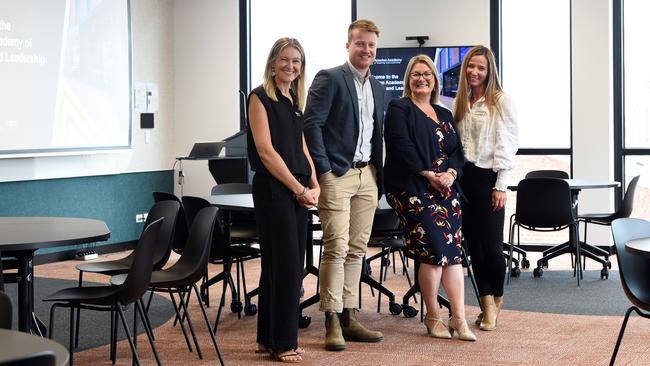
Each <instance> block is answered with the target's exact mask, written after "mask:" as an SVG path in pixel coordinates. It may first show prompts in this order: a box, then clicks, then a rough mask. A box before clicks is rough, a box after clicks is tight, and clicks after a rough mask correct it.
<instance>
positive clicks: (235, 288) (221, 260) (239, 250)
mask: <svg viewBox="0 0 650 366" xmlns="http://www.w3.org/2000/svg"><path fill="white" fill-rule="evenodd" d="M182 200H183V205H184V206H185V212H186V215H187V218H188V220H193V218H194V216H195V215H196V213H198V212H199V211H200V210H202V209H203V208H205V207H210V206H211V205H210V202H208V201H207V200H206V199H204V198H200V197H192V196H183V198H182ZM257 257H259V249H258V248H254V247H251V246H248V245H233V244H232V243H231V241H230V237H229V235H228V232H227V228H226V227H224V226H222V224H221V222H220V221H219V220H217V222H216V224H215V231H214V234H213V235H212V246H211V250H210V259H209V262H210V263H212V264H221V265H223V270H222V271H221V272H220V273H218V274H217V275H216V276H214V277H212V278H210V279H207V280H206V282H204V283H203V284H202V285H201V299H202V300H203V301H204V302H205V303H206V304H208V305H209V293H208V289H209V287H210V286H212V285H214V284H216V283H218V282H220V281H224V290H223V293H224V294H225V291H226V286H230V288H231V293H232V302H231V304H230V310H231V311H232V312H233V313H237V314H238V316H241V311H242V309H243V310H244V311H245V314H246V315H254V314H255V313H256V312H257V307H256V306H255V304H252V303H251V302H250V299H251V297H252V296H253V295H252V294H251V293H247V292H246V291H247V290H246V281H242V283H243V287H244V299H245V301H246V306H245V307H243V306H242V303H241V301H240V298H239V294H240V281H239V274H238V275H237V285H235V283H234V280H233V278H232V274H231V268H232V264H233V263H237V264H238V263H239V262H244V261H247V260H250V259H254V258H257ZM242 267H243V265H242ZM242 277H245V275H244V272H243V268H242ZM224 301H225V299H224V297H223V296H222V298H221V301H220V305H219V311H220V310H221V307H222V306H223V304H224ZM217 324H218V319H217V321H216V322H215V328H216V326H217Z"/></svg>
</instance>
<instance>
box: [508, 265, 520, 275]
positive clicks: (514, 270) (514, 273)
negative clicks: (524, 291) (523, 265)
mask: <svg viewBox="0 0 650 366" xmlns="http://www.w3.org/2000/svg"><path fill="white" fill-rule="evenodd" d="M519 275H521V270H520V269H519V268H517V267H515V268H513V269H511V270H510V276H512V277H519Z"/></svg>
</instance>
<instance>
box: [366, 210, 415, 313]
mask: <svg viewBox="0 0 650 366" xmlns="http://www.w3.org/2000/svg"><path fill="white" fill-rule="evenodd" d="M402 235H403V230H402V228H401V226H400V222H399V217H398V216H397V215H396V214H395V212H394V211H393V210H380V211H377V212H376V213H375V217H374V220H373V222H372V230H371V235H370V241H369V242H368V247H373V246H374V247H379V248H381V250H380V251H379V252H378V253H376V254H375V255H372V256H370V257H368V258H367V259H366V260H365V265H364V269H365V271H364V272H362V277H363V276H364V275H367V276H370V275H371V274H372V271H371V267H370V264H371V262H372V261H373V260H376V259H379V260H380V265H379V285H380V287H379V288H377V289H378V292H379V295H378V296H377V312H380V311H381V295H382V291H381V290H382V289H383V288H384V286H383V282H384V281H385V280H386V275H387V274H388V267H389V265H390V254H391V253H392V254H393V273H395V272H396V271H395V252H397V253H398V255H399V258H400V260H401V261H402V274H404V275H406V279H407V281H408V284H409V287H411V286H413V283H412V282H411V277H410V276H409V273H408V270H407V266H406V257H405V256H404V251H403V250H404V248H406V245H405V244H404V239H403V238H402ZM374 288H375V287H373V286H372V284H370V289H371V291H372V292H373V294H374V290H373V289H374ZM387 291H388V290H387ZM388 292H390V291H388ZM388 300H389V310H390V311H391V313H392V314H394V315H397V314H399V313H401V310H402V309H401V305H400V304H398V303H396V302H395V295H394V294H393V293H392V292H390V295H389V296H388ZM359 302H361V294H359ZM359 307H361V304H360V305H359Z"/></svg>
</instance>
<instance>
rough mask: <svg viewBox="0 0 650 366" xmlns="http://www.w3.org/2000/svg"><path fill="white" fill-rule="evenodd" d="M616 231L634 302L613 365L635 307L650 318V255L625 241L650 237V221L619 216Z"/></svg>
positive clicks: (622, 274)
mask: <svg viewBox="0 0 650 366" xmlns="http://www.w3.org/2000/svg"><path fill="white" fill-rule="evenodd" d="M612 235H613V237H614V245H615V246H616V259H617V261H618V270H619V275H620V277H621V285H622V286H623V290H624V291H625V295H626V296H627V298H628V299H629V300H630V302H631V303H632V306H631V307H630V308H628V309H627V311H626V312H625V317H624V318H623V324H622V325H621V330H620V332H619V333H618V338H617V339H616V346H615V347H614V352H613V353H612V358H611V360H610V362H609V364H610V365H614V362H615V361H616V354H617V353H618V349H619V347H620V346H621V341H622V340H623V334H624V333H625V327H626V326H627V321H628V319H629V318H630V314H631V313H632V311H634V312H636V313H637V314H638V315H639V316H641V317H644V318H646V319H650V257H644V256H641V255H638V254H634V253H630V252H629V251H628V250H627V249H625V244H626V243H627V242H629V241H630V240H634V239H641V238H647V237H650V222H648V221H645V220H642V219H631V218H621V219H616V220H614V221H613V222H612Z"/></svg>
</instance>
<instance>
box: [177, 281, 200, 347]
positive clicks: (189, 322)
mask: <svg viewBox="0 0 650 366" xmlns="http://www.w3.org/2000/svg"><path fill="white" fill-rule="evenodd" d="M178 294H179V296H180V294H181V292H180V291H178ZM199 302H200V300H199ZM180 304H181V306H182V307H183V311H184V312H185V315H186V317H185V319H187V325H188V326H189V328H190V333H192V340H194V346H195V347H196V353H197V354H198V355H199V359H200V360H202V359H203V354H202V353H201V347H200V346H199V341H198V340H197V339H196V333H195V332H194V326H192V319H190V313H188V312H187V306H185V302H184V301H181V302H180Z"/></svg>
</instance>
